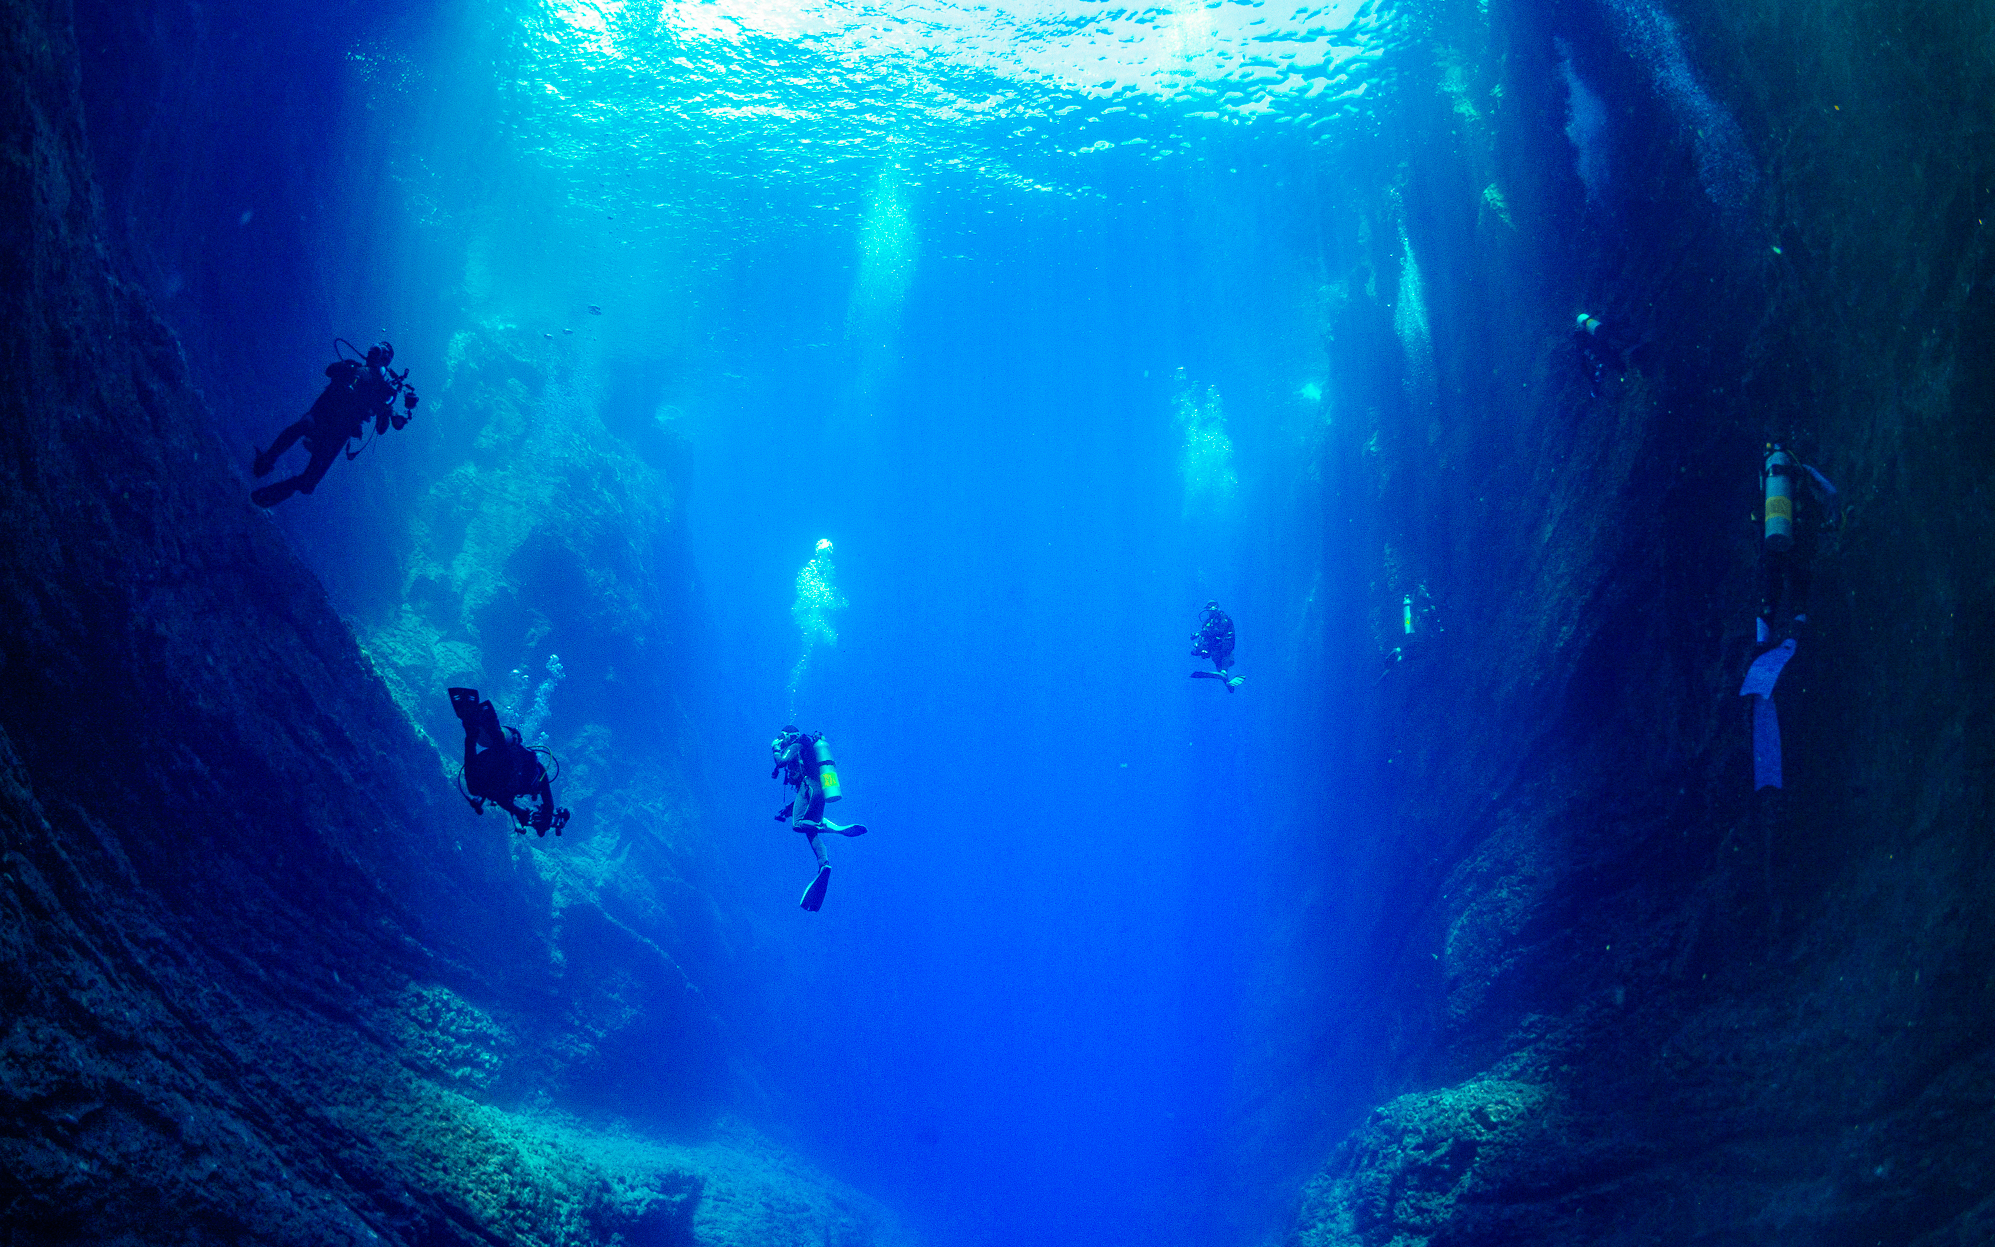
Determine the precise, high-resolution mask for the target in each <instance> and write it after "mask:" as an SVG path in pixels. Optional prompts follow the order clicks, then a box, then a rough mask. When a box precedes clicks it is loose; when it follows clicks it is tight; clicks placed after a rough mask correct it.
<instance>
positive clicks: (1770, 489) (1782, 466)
mask: <svg viewBox="0 0 1995 1247" xmlns="http://www.w3.org/2000/svg"><path fill="white" fill-rule="evenodd" d="M1767 449H1768V454H1767V457H1766V464H1765V466H1764V467H1763V468H1762V469H1761V474H1762V475H1763V476H1764V477H1765V478H1766V510H1765V512H1764V514H1765V516H1766V548H1767V549H1769V550H1771V551H1773V552H1774V553H1775V554H1784V553H1786V552H1787V551H1788V550H1790V549H1792V548H1793V547H1794V463H1795V460H1794V456H1793V455H1790V454H1788V453H1787V452H1786V451H1784V450H1782V449H1781V448H1780V443H1778V442H1775V443H1773V444H1772V445H1771V446H1769V447H1768V448H1767Z"/></svg>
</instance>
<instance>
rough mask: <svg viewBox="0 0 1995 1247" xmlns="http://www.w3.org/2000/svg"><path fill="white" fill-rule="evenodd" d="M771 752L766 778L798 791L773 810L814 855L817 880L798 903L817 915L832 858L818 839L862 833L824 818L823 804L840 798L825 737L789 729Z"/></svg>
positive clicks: (790, 726)
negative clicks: (779, 780) (798, 833)
mask: <svg viewBox="0 0 1995 1247" xmlns="http://www.w3.org/2000/svg"><path fill="white" fill-rule="evenodd" d="M769 752H770V754H771V755H773V756H774V757H775V759H776V766H775V769H774V770H772V771H770V772H769V778H771V779H775V778H777V777H778V776H780V777H781V778H782V780H783V782H784V783H785V784H788V785H789V786H790V787H792V788H794V789H796V790H797V795H796V799H795V800H793V801H791V802H789V803H786V804H785V805H784V806H783V807H782V808H781V809H779V810H777V811H776V821H777V822H779V823H780V822H785V821H787V822H788V823H789V824H790V830H792V831H801V832H803V833H804V836H805V837H806V838H807V839H808V840H809V841H810V847H811V852H813V853H815V854H817V877H816V878H815V879H812V880H811V882H810V886H809V887H807V888H805V889H804V896H803V899H802V900H801V901H799V902H797V903H798V904H799V905H802V906H803V907H804V908H805V909H808V910H810V911H811V912H812V913H816V912H817V911H818V909H819V907H820V906H822V905H823V904H824V891H825V889H826V888H828V887H830V886H831V858H830V856H829V855H828V854H826V853H825V851H824V842H823V841H822V840H820V839H818V837H819V836H822V835H825V834H827V833H829V834H831V835H837V836H863V835H865V834H866V828H865V825H864V824H862V823H853V824H851V825H849V826H840V825H839V824H837V823H834V822H832V821H830V820H829V819H827V818H825V816H824V803H825V802H827V801H836V800H838V799H839V798H840V797H841V796H843V795H844V794H843V793H841V792H840V791H839V786H838V767H837V764H836V763H835V762H834V761H833V760H832V757H831V746H830V745H827V744H825V743H824V733H823V732H813V733H810V734H809V735H806V734H804V733H803V732H801V731H799V730H798V729H797V726H796V724H794V723H791V724H787V725H785V726H784V728H783V730H782V731H780V732H778V733H777V734H776V739H774V740H772V741H770V742H769Z"/></svg>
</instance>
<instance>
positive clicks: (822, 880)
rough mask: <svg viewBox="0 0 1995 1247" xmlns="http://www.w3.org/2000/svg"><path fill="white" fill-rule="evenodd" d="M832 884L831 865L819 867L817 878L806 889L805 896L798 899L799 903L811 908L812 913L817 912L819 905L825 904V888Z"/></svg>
mask: <svg viewBox="0 0 1995 1247" xmlns="http://www.w3.org/2000/svg"><path fill="white" fill-rule="evenodd" d="M830 886H831V867H829V866H820V867H818V868H817V878H815V879H813V880H811V881H810V886H809V887H807V888H805V889H804V898H803V899H802V900H800V901H798V902H797V904H799V905H801V906H803V907H804V908H805V909H808V910H810V911H811V912H812V913H816V912H817V911H818V909H819V907H820V906H822V905H823V904H824V890H825V889H826V888H828V887H830Z"/></svg>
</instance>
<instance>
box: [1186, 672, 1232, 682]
mask: <svg viewBox="0 0 1995 1247" xmlns="http://www.w3.org/2000/svg"><path fill="white" fill-rule="evenodd" d="M1191 678H1192V679H1194V680H1223V679H1225V678H1226V677H1225V676H1223V675H1221V674H1219V673H1218V672H1217V671H1194V672H1192V673H1191Z"/></svg>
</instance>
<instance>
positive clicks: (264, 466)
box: [256, 416, 312, 476]
mask: <svg viewBox="0 0 1995 1247" xmlns="http://www.w3.org/2000/svg"><path fill="white" fill-rule="evenodd" d="M311 428H312V418H311V417H310V416H301V417H299V418H298V419H296V420H293V421H292V422H291V424H290V427H288V428H286V429H285V430H284V431H283V432H282V433H279V434H278V435H277V440H276V441H274V442H272V443H270V449H268V450H259V451H257V452H256V474H257V475H258V476H269V475H270V469H272V468H274V467H276V466H277V458H278V456H279V455H282V454H283V453H284V452H285V451H287V450H289V449H291V447H292V446H293V445H295V444H296V443H297V441H298V439H299V438H301V437H303V436H304V435H305V434H306V433H308V432H310V431H311Z"/></svg>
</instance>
